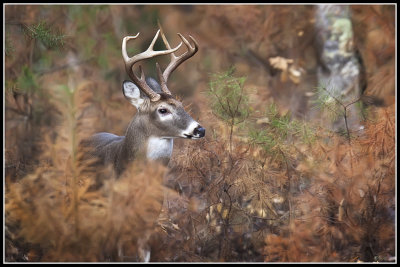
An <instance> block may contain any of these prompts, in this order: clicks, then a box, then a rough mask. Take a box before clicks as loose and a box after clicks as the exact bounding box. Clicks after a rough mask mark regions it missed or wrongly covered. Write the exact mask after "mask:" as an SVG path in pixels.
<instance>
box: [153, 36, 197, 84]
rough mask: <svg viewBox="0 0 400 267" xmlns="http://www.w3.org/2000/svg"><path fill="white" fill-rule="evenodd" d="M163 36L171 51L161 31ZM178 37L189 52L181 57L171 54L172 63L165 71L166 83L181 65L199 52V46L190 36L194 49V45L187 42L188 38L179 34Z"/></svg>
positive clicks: (166, 44)
mask: <svg viewBox="0 0 400 267" xmlns="http://www.w3.org/2000/svg"><path fill="white" fill-rule="evenodd" d="M161 36H162V39H163V41H164V44H165V46H166V47H167V48H168V49H170V45H169V43H168V41H167V39H166V38H165V36H164V33H163V32H162V31H161ZM178 36H179V37H180V38H181V40H182V41H183V42H184V43H185V45H186V48H187V51H186V52H185V53H183V54H182V55H180V56H179V57H177V56H175V54H174V53H171V62H170V63H169V65H168V66H167V68H166V69H165V70H164V73H163V76H164V80H165V82H168V78H169V76H170V75H171V73H172V72H173V71H174V70H175V69H176V68H177V67H178V66H179V65H180V64H182V63H183V62H184V61H186V60H187V59H189V58H191V57H192V56H193V55H194V54H196V52H197V51H198V50H199V44H198V43H197V41H196V40H195V39H194V38H193V37H192V36H191V35H189V38H190V39H191V40H192V42H193V43H194V47H192V45H191V44H190V43H189V41H188V40H186V38H185V37H183V36H182V34H180V33H178Z"/></svg>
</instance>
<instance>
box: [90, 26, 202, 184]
mask: <svg viewBox="0 0 400 267" xmlns="http://www.w3.org/2000/svg"><path fill="white" fill-rule="evenodd" d="M159 34H160V30H158V32H157V34H156V35H155V37H154V39H153V41H152V42H151V44H150V46H149V48H148V49H147V50H146V51H144V52H142V53H139V54H137V55H135V56H133V57H129V56H128V54H127V51H126V43H127V41H129V40H131V39H136V38H137V37H138V35H139V33H138V34H137V35H136V36H127V37H125V38H124V39H123V40H122V56H123V59H124V62H125V69H126V71H127V73H128V75H129V77H130V78H131V79H132V81H133V82H132V81H124V82H123V84H122V92H123V94H124V96H125V98H126V99H127V100H128V101H129V102H130V103H131V104H132V105H134V106H135V107H136V108H137V113H136V115H135V116H134V117H133V119H132V121H131V122H130V124H129V126H128V129H127V130H126V133H125V136H117V135H114V134H111V133H105V132H102V133H97V134H95V135H93V136H92V137H91V138H90V139H89V140H88V143H87V144H88V145H89V146H90V147H91V148H92V152H91V154H92V156H95V157H97V158H98V159H100V160H101V161H102V162H103V163H104V164H112V165H113V166H114V170H115V171H116V174H117V176H119V175H120V174H121V173H122V172H123V171H124V170H125V169H126V167H127V166H128V164H130V163H131V162H132V161H133V160H134V159H135V157H136V156H137V155H138V153H141V152H142V153H145V155H146V157H147V158H148V159H150V160H159V161H162V162H163V163H164V164H165V165H166V164H168V162H169V159H170V157H171V154H172V148H173V139H174V138H187V139H198V138H201V137H204V135H205V129H204V128H203V127H202V126H201V125H200V124H199V123H198V122H196V121H195V120H194V119H193V118H192V117H191V116H190V115H189V114H188V113H187V112H186V111H185V110H184V108H183V105H182V103H181V102H180V101H178V100H176V99H175V98H174V97H173V96H172V95H171V92H170V90H169V89H168V86H167V81H168V78H169V76H170V75H171V73H172V72H173V71H174V70H175V69H176V68H177V67H178V66H179V65H180V64H182V63H183V62H184V61H185V60H187V59H189V58H190V57H192V56H193V55H194V54H195V53H196V52H197V50H198V44H197V42H196V40H195V39H194V38H193V37H192V36H190V35H189V37H190V39H191V40H192V42H193V46H192V45H191V44H190V42H189V41H188V40H186V39H185V38H184V37H183V36H182V35H181V34H179V33H178V36H179V37H180V38H181V40H182V41H183V43H184V44H185V45H186V48H187V51H186V52H185V53H184V54H182V55H181V56H179V57H177V56H176V55H175V54H174V52H176V51H177V50H178V49H179V48H180V47H181V45H182V42H181V43H180V44H179V45H178V46H177V47H175V48H173V49H171V47H170V45H169V43H168V41H167V39H166V38H165V36H164V34H163V33H162V32H161V36H162V39H163V42H164V44H165V46H166V47H167V50H162V51H154V50H153V47H154V43H155V42H156V40H157V38H158V36H159ZM167 54H170V55H171V62H170V63H169V65H168V66H167V68H166V69H165V71H164V72H163V73H162V72H161V69H160V66H159V65H158V63H156V66H157V72H158V79H159V83H158V82H157V81H156V80H154V79H152V78H145V75H144V72H143V70H142V68H141V66H140V65H139V70H140V78H139V77H138V76H136V74H135V73H134V71H133V66H134V65H135V63H137V62H139V61H141V60H144V59H148V58H152V57H155V56H160V55H167Z"/></svg>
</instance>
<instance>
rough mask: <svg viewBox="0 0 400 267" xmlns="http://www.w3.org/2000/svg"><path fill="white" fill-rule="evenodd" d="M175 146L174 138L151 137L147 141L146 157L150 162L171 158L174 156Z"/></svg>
mask: <svg viewBox="0 0 400 267" xmlns="http://www.w3.org/2000/svg"><path fill="white" fill-rule="evenodd" d="M173 145H174V140H173V139H172V138H160V137H155V136H150V137H149V140H148V141H147V152H146V156H147V158H148V159H150V160H157V159H160V158H170V157H171V155H172V148H173Z"/></svg>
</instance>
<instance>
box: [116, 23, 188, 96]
mask: <svg viewBox="0 0 400 267" xmlns="http://www.w3.org/2000/svg"><path fill="white" fill-rule="evenodd" d="M159 33H160V30H158V31H157V33H156V35H155V36H154V38H153V41H152V42H151V44H150V46H149V47H148V48H147V50H146V51H144V52H142V53H140V54H137V55H135V56H133V57H129V56H128V53H127V51H126V43H127V41H129V40H131V39H136V38H137V37H138V36H139V33H138V34H136V35H135V36H126V37H124V39H123V40H122V57H123V59H124V62H125V69H126V72H127V73H128V75H129V77H130V78H131V79H132V80H133V81H134V82H135V83H136V85H137V86H139V88H140V89H142V91H143V92H144V93H145V94H146V95H147V96H148V97H149V98H150V101H157V100H159V99H160V95H159V94H157V93H156V92H154V91H153V90H152V89H151V88H150V86H149V85H148V84H147V83H146V77H145V75H144V72H143V70H142V67H141V66H140V65H139V70H140V78H139V77H137V76H136V75H135V73H134V72H133V65H134V64H135V63H136V62H138V61H140V60H143V59H147V58H152V57H155V56H160V55H167V54H171V53H174V52H176V51H177V50H178V49H179V48H180V47H181V45H182V42H181V43H180V44H179V45H178V46H177V47H175V48H173V49H171V47H170V46H169V45H168V47H167V48H168V50H161V51H154V49H153V48H154V44H155V42H156V40H157V38H158V35H159ZM163 38H164V37H163ZM182 40H183V39H182ZM178 65H179V64H178ZM157 66H158V64H157ZM175 68H176V67H175ZM158 69H159V66H158ZM164 77H165V76H164ZM164 77H163V79H162V80H165V78H164ZM167 79H168V77H167ZM160 82H161V84H163V82H162V81H160ZM164 83H165V82H164ZM167 90H168V89H167ZM163 91H164V90H163ZM168 92H169V91H168ZM169 94H171V93H170V92H169Z"/></svg>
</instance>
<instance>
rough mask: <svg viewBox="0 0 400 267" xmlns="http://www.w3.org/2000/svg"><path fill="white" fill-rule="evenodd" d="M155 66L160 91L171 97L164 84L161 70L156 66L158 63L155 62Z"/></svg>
mask: <svg viewBox="0 0 400 267" xmlns="http://www.w3.org/2000/svg"><path fill="white" fill-rule="evenodd" d="M156 66H157V74H158V80H159V81H160V85H161V90H162V91H163V92H164V93H166V94H168V95H171V92H170V91H169V89H168V87H167V83H166V82H165V79H164V76H163V74H162V72H161V68H160V65H159V64H158V62H156Z"/></svg>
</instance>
